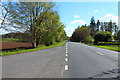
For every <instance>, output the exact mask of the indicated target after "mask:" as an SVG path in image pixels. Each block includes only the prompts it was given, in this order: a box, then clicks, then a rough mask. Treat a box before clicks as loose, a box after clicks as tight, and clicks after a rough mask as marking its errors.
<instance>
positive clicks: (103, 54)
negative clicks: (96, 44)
mask: <svg viewBox="0 0 120 80" xmlns="http://www.w3.org/2000/svg"><path fill="white" fill-rule="evenodd" d="M96 53H97V54H99V55H104V54H102V53H100V52H96Z"/></svg>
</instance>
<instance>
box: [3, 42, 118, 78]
mask: <svg viewBox="0 0 120 80" xmlns="http://www.w3.org/2000/svg"><path fill="white" fill-rule="evenodd" d="M114 69H118V52H115V51H111V50H106V49H101V48H97V47H92V46H88V45H85V44H81V43H73V42H67V43H66V45H65V46H61V47H56V48H50V49H44V50H39V51H33V52H27V53H22V54H17V55H9V56H4V57H2V76H3V78H88V77H100V76H99V75H97V74H99V73H104V74H105V72H109V71H110V70H114ZM96 75H97V76H96ZM116 75H117V74H115V75H107V76H103V77H104V78H109V77H113V76H116Z"/></svg>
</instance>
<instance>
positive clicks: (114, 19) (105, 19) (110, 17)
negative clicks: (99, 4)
mask: <svg viewBox="0 0 120 80" xmlns="http://www.w3.org/2000/svg"><path fill="white" fill-rule="evenodd" d="M99 20H100V21H102V22H109V21H110V20H112V22H116V23H117V24H118V16H115V15H113V14H111V13H107V14H106V15H105V16H103V17H101V18H99Z"/></svg>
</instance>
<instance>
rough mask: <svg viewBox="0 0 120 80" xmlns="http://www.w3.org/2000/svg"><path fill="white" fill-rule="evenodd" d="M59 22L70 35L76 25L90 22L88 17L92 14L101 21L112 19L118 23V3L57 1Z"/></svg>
mask: <svg viewBox="0 0 120 80" xmlns="http://www.w3.org/2000/svg"><path fill="white" fill-rule="evenodd" d="M56 5H57V6H56V10H57V11H58V13H59V15H60V18H61V22H63V24H64V25H65V26H66V28H65V31H66V33H67V35H68V36H69V37H70V36H71V35H72V33H73V31H74V29H76V28H77V27H78V26H81V25H84V24H87V25H89V24H90V19H91V17H92V16H94V18H95V21H97V20H98V19H99V20H100V21H102V22H104V21H106V22H108V21H110V20H112V21H114V22H116V23H118V3H117V2H57V3H56Z"/></svg>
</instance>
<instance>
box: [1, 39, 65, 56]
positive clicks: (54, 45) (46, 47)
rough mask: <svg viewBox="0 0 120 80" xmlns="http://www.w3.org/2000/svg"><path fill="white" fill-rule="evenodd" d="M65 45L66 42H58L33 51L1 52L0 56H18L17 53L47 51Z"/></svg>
mask: <svg viewBox="0 0 120 80" xmlns="http://www.w3.org/2000/svg"><path fill="white" fill-rule="evenodd" d="M65 44H66V41H63V42H59V43H56V44H53V45H50V46H40V47H38V48H34V49H27V50H17V51H12V52H2V53H0V56H5V55H12V54H18V53H24V52H30V51H36V50H42V49H48V48H53V47H58V46H63V45H65Z"/></svg>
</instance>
